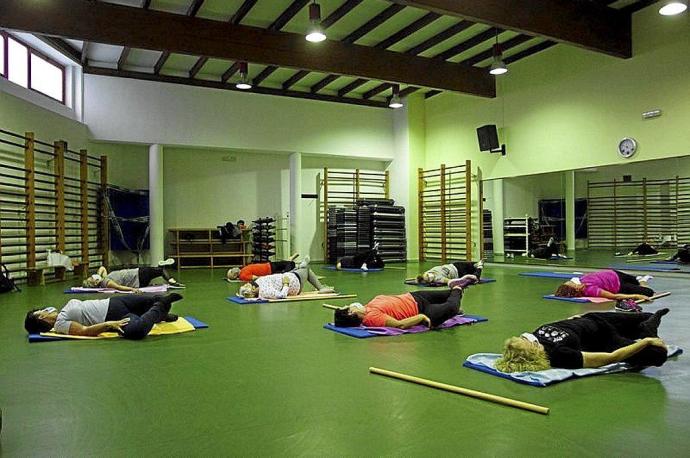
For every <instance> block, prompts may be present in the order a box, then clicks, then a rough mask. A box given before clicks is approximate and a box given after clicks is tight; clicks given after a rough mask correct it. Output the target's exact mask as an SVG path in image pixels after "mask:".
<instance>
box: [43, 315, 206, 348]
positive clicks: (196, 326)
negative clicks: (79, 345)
mask: <svg viewBox="0 0 690 458" xmlns="http://www.w3.org/2000/svg"><path fill="white" fill-rule="evenodd" d="M184 319H185V320H187V321H189V324H191V325H192V326H194V329H206V328H208V324H206V323H204V322H203V321H201V320H197V319H196V318H194V317H192V316H186V317H184ZM56 340H71V339H64V338H62V337H53V336H42V335H41V334H29V343H40V342H54V341H56Z"/></svg>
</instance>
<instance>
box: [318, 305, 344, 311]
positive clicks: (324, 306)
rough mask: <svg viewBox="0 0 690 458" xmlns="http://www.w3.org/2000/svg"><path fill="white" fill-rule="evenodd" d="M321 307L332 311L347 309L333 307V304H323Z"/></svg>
mask: <svg viewBox="0 0 690 458" xmlns="http://www.w3.org/2000/svg"><path fill="white" fill-rule="evenodd" d="M321 305H322V306H323V308H326V309H331V310H340V309H344V308H347V305H346V306H344V307H338V306H337V305H331V304H321Z"/></svg>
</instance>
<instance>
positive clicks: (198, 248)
mask: <svg viewBox="0 0 690 458" xmlns="http://www.w3.org/2000/svg"><path fill="white" fill-rule="evenodd" d="M216 231H217V229H216V228H195V229H191V228H173V229H169V232H170V235H171V239H172V240H170V242H169V245H170V247H171V251H172V253H171V254H170V257H172V258H174V259H177V260H178V262H177V267H178V269H200V268H209V267H210V268H214V267H230V266H237V265H243V264H245V262H246V261H247V260H248V259H249V258H251V253H250V252H249V250H248V249H247V247H248V246H250V244H251V242H250V241H249V240H244V239H239V240H227V241H226V242H225V243H223V242H222V241H221V240H217V239H214V237H215V235H216ZM247 232H248V231H246V230H245V231H243V234H246V233H247ZM180 234H184V235H187V236H189V239H186V238H185V237H180ZM228 249H230V250H236V251H222V250H228ZM216 250H221V251H216ZM221 259H222V261H220V260H221ZM233 259H236V260H237V262H236V263H235V264H232V263H231V262H232V260H233ZM183 260H187V263H185V262H184V261H183ZM216 260H219V263H216Z"/></svg>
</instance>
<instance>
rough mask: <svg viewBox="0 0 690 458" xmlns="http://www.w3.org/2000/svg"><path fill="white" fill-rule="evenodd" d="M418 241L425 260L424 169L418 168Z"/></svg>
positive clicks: (420, 255)
mask: <svg viewBox="0 0 690 458" xmlns="http://www.w3.org/2000/svg"><path fill="white" fill-rule="evenodd" d="M417 196H418V198H417V208H418V213H419V215H417V216H418V217H417V243H418V245H419V246H418V249H419V262H423V261H424V170H422V169H421V168H419V169H417Z"/></svg>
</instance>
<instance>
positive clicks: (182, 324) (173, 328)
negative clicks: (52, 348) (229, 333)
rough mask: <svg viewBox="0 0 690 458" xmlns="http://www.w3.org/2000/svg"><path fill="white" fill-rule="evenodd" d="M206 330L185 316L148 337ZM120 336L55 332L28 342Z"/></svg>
mask: <svg viewBox="0 0 690 458" xmlns="http://www.w3.org/2000/svg"><path fill="white" fill-rule="evenodd" d="M205 328H208V324H206V323H204V322H203V321H199V320H197V319H196V318H194V317H191V316H186V317H184V318H183V317H180V318H178V319H177V321H173V322H172V323H166V322H162V323H157V324H156V325H154V326H153V329H151V332H149V334H148V335H149V336H165V335H169V334H181V333H183V332H190V331H195V330H197V329H205ZM118 337H120V335H119V334H118V333H117V332H103V333H101V334H100V335H98V336H97V337H86V336H71V335H67V334H58V333H55V332H42V333H40V334H29V342H30V343H36V342H55V341H56V340H101V339H114V338H118Z"/></svg>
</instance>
